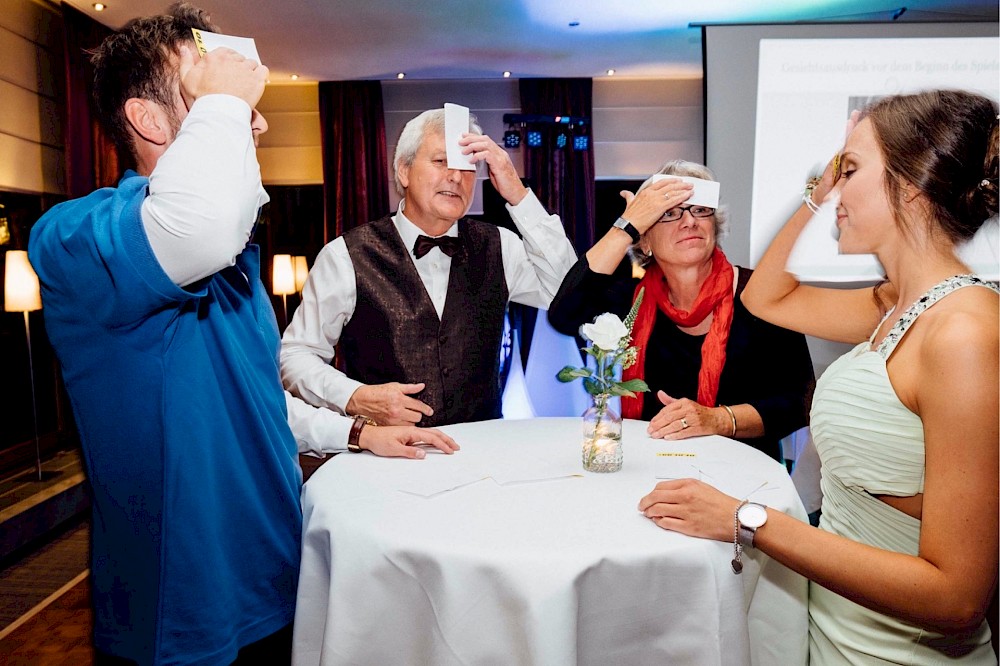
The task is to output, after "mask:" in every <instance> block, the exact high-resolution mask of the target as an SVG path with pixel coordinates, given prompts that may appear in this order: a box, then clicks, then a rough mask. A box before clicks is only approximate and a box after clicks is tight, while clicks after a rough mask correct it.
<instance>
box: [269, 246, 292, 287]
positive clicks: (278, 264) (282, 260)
mask: <svg viewBox="0 0 1000 666" xmlns="http://www.w3.org/2000/svg"><path fill="white" fill-rule="evenodd" d="M271 271H272V272H271V291H273V292H274V295H275V296H287V295H288V294H294V293H295V269H294V268H293V266H292V255H290V254H276V255H274V261H273V263H272V265H271Z"/></svg>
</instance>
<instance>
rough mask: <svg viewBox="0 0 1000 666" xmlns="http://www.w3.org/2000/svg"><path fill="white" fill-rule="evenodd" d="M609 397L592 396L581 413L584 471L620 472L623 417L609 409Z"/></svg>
mask: <svg viewBox="0 0 1000 666" xmlns="http://www.w3.org/2000/svg"><path fill="white" fill-rule="evenodd" d="M610 397H611V396H609V395H595V396H593V404H592V405H591V406H590V407H589V408H587V411H585V412H584V413H583V468H584V469H585V470H587V471H588V472H617V471H618V470H620V469H621V468H622V417H621V416H620V415H619V414H618V413H617V412H616V411H615V410H613V409H611V406H610V405H609V398H610Z"/></svg>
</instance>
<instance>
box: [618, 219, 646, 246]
mask: <svg viewBox="0 0 1000 666" xmlns="http://www.w3.org/2000/svg"><path fill="white" fill-rule="evenodd" d="M612 226H613V227H615V228H616V229H621V230H622V231H624V232H625V233H627V234H628V235H629V236H630V237H631V238H632V243H633V244H635V243H638V242H639V238H640V236H639V230H638V229H636V228H635V227H633V226H632V223H631V222H629V221H628V220H626V219H625V218H624V217H619V218H618V219H617V220H615V223H614V224H613V225H612Z"/></svg>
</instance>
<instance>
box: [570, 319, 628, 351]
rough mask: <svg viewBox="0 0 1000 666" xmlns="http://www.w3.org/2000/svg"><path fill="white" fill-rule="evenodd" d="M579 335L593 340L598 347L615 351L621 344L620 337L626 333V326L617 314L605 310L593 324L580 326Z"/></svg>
mask: <svg viewBox="0 0 1000 666" xmlns="http://www.w3.org/2000/svg"><path fill="white" fill-rule="evenodd" d="M580 335H582V336H583V337H585V338H587V339H588V340H590V341H591V342H593V343H594V346H595V347H597V348H598V349H603V350H604V351H615V350H616V349H618V348H619V347H621V346H622V338H624V337H626V336H627V335H628V328H627V327H626V326H625V324H624V323H623V322H622V320H621V319H619V318H618V315H614V314H611V313H610V312H605V313H604V314H602V315H600V316H599V317H598V318H597V319H595V320H594V323H593V324H584V325H583V326H581V327H580Z"/></svg>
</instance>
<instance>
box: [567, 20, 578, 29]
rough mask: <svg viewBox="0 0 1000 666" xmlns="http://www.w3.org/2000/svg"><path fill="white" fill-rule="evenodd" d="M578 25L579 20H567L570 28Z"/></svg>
mask: <svg viewBox="0 0 1000 666" xmlns="http://www.w3.org/2000/svg"><path fill="white" fill-rule="evenodd" d="M578 25H580V22H579V21H570V22H569V27H571V28H575V27H577V26H578Z"/></svg>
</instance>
